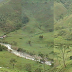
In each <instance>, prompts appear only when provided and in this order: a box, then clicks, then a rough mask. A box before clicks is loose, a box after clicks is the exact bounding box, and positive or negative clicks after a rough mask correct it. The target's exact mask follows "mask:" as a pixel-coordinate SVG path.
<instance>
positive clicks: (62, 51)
mask: <svg viewBox="0 0 72 72" xmlns="http://www.w3.org/2000/svg"><path fill="white" fill-rule="evenodd" d="M57 49H58V50H59V51H60V54H62V55H61V59H62V60H63V65H64V67H66V54H67V53H68V52H70V51H68V50H69V45H67V44H61V43H60V44H59V45H58V47H57Z"/></svg>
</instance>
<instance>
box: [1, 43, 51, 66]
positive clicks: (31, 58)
mask: <svg viewBox="0 0 72 72" xmlns="http://www.w3.org/2000/svg"><path fill="white" fill-rule="evenodd" d="M0 44H1V45H4V46H5V47H7V48H8V51H9V52H11V53H13V54H15V55H16V56H19V57H22V58H25V59H29V60H33V61H38V62H40V59H37V60H36V59H35V57H33V56H31V55H29V54H27V53H22V52H18V51H16V50H14V49H12V48H11V45H10V44H4V43H0ZM41 63H43V62H41ZM45 64H46V65H52V62H51V61H45Z"/></svg>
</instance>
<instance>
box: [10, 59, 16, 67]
mask: <svg viewBox="0 0 72 72" xmlns="http://www.w3.org/2000/svg"><path fill="white" fill-rule="evenodd" d="M16 62H17V61H16V60H15V59H13V58H12V59H11V60H10V64H12V66H13V68H14V66H15V63H16Z"/></svg>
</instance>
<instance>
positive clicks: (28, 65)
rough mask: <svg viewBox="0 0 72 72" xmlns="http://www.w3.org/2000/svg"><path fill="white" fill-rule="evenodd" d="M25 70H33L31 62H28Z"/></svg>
mask: <svg viewBox="0 0 72 72" xmlns="http://www.w3.org/2000/svg"><path fill="white" fill-rule="evenodd" d="M25 70H26V71H28V72H31V70H32V67H31V64H26V65H25Z"/></svg>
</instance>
